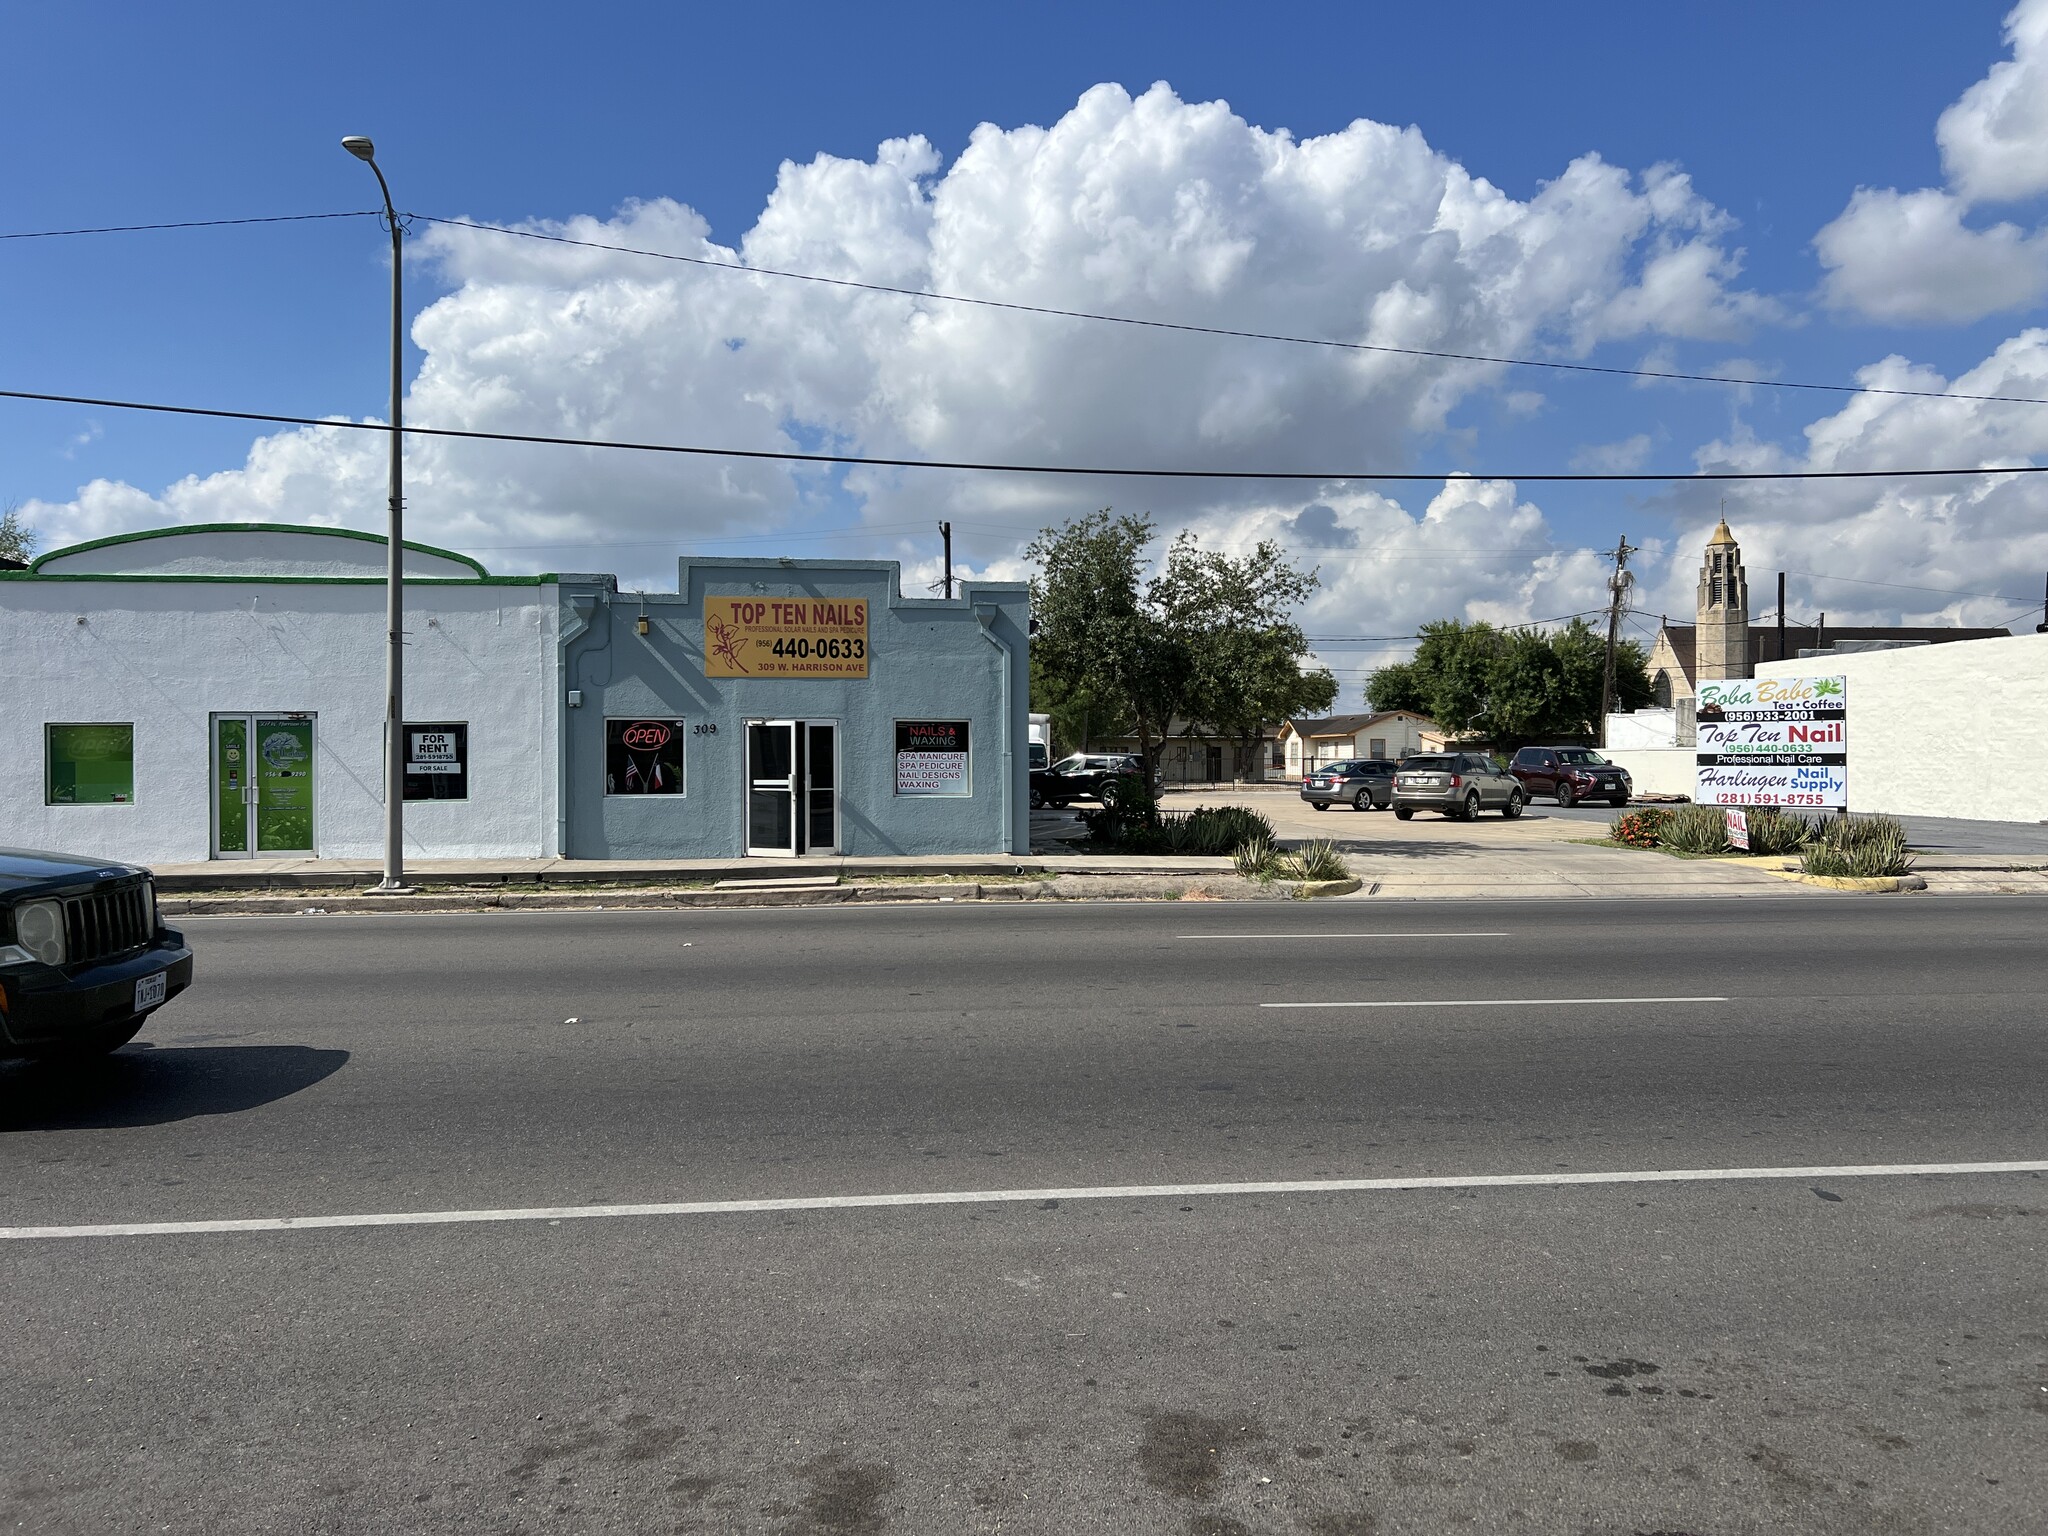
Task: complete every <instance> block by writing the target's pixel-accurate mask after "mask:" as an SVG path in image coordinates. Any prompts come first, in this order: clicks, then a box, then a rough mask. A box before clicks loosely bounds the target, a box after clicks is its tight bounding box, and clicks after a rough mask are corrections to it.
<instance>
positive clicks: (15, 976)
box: [0, 848, 192, 1057]
mask: <svg viewBox="0 0 2048 1536" xmlns="http://www.w3.org/2000/svg"><path fill="white" fill-rule="evenodd" d="M191 984H192V951H191V950H189V949H187V948H186V947H185V939H184V936H183V935H182V934H179V933H175V932H173V931H172V930H170V929H168V928H166V927H164V926H163V924H162V923H160V922H159V921H158V920H157V914H156V889H155V887H154V885H153V884H152V883H151V881H150V878H149V871H148V870H146V869H138V868H136V867H135V866H134V865H132V864H114V863H107V862H104V861H102V860H99V859H81V858H74V857H72V856H71V855H70V854H63V853H34V852H30V851H28V850H25V849H19V848H0V1056H41V1057H76V1056H96V1055H102V1054H104V1053H106V1052H108V1051H113V1050H118V1049H120V1047H122V1046H124V1045H126V1044H127V1043H128V1042H129V1041H130V1040H132V1039H134V1038H135V1032H136V1031H137V1030H139V1029H141V1028H142V1021H143V1020H144V1019H146V1018H148V1017H149V1015H150V1014H151V1013H152V1012H153V1011H155V1010H156V1009H158V1008H160V1007H162V1006H163V1005H164V1004H165V1003H167V1002H169V1001H170V1000H171V999H172V998H174V997H176V996H177V995H178V994H179V993H180V992H182V991H184V990H185V988H187V987H188V986H190V985H191Z"/></svg>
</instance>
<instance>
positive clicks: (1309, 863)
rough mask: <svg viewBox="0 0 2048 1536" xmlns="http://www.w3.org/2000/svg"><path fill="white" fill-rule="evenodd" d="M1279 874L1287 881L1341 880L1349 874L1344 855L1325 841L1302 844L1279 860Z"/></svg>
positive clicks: (1331, 843)
mask: <svg viewBox="0 0 2048 1536" xmlns="http://www.w3.org/2000/svg"><path fill="white" fill-rule="evenodd" d="M1279 866H1280V874H1281V875H1282V876H1284V877H1285V878H1286V879H1289V880H1343V879H1346V878H1348V877H1349V875H1350V874H1351V869H1350V867H1349V866H1348V865H1347V864H1345V862H1344V855H1343V854H1341V853H1339V852H1338V851H1337V845H1336V844H1335V843H1333V842H1330V841H1328V840H1327V839H1317V840H1316V841H1314V842H1307V843H1303V844H1302V845H1301V846H1300V847H1299V848H1297V849H1295V850H1294V851H1293V852H1292V853H1285V854H1282V855H1281V856H1280V860H1279Z"/></svg>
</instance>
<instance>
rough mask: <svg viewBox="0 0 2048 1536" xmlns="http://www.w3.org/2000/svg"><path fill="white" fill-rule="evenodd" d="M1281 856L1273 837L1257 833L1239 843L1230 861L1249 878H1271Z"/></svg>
mask: <svg viewBox="0 0 2048 1536" xmlns="http://www.w3.org/2000/svg"><path fill="white" fill-rule="evenodd" d="M1279 857H1280V853H1279V850H1278V849H1277V848H1276V847H1275V846H1274V844H1273V839H1272V838H1270V837H1267V836H1266V835H1264V834H1263V833H1257V834H1254V835H1253V836H1251V837H1248V838H1246V839H1245V840H1244V841H1243V842H1241V843H1239V844H1238V845H1237V848H1236V849H1235V850H1234V851H1233V852H1232V853H1231V855H1230V862H1231V865H1232V866H1233V867H1234V868H1235V869H1236V870H1237V872H1238V873H1239V874H1240V875H1243V876H1244V877H1245V878H1246V879H1247V880H1270V879H1272V878H1273V866H1274V864H1275V863H1276V862H1277V861H1278V860H1279Z"/></svg>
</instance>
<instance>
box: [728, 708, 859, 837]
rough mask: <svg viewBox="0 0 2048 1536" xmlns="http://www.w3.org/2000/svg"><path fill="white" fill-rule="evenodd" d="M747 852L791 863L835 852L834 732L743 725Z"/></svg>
mask: <svg viewBox="0 0 2048 1536" xmlns="http://www.w3.org/2000/svg"><path fill="white" fill-rule="evenodd" d="M746 814H747V852H748V854H749V855H767V856H769V857H776V858H785V859H793V858H799V857H801V856H803V855H804V854H813V853H815V854H828V853H837V852H838V851H839V726H838V723H837V722H836V721H829V720H750V721H748V722H747V807H746Z"/></svg>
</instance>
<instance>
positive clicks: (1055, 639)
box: [1025, 507, 1177, 752]
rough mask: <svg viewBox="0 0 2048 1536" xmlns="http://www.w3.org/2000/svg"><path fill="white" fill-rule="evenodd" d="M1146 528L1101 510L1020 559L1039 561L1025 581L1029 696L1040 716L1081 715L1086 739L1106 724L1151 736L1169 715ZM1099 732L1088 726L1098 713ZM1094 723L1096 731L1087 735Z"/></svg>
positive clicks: (1170, 663) (1168, 658) (1168, 670)
mask: <svg viewBox="0 0 2048 1536" xmlns="http://www.w3.org/2000/svg"><path fill="white" fill-rule="evenodd" d="M1151 542H1152V521H1151V519H1150V518H1144V517H1129V516H1125V517H1117V516H1114V515H1112V513H1111V512H1110V510H1109V509H1108V508H1107V507H1105V508H1104V509H1103V510H1102V511H1100V512H1091V513H1089V514H1088V515H1087V516H1086V517H1078V518H1075V519H1074V520H1073V521H1072V522H1070V523H1068V524H1067V525H1066V526H1065V527H1063V528H1047V529H1045V530H1044V531H1043V532H1041V533H1040V534H1039V536H1038V537H1037V538H1036V539H1035V540H1033V541H1032V543H1031V546H1030V548H1029V549H1027V550H1026V551H1025V554H1026V555H1027V556H1028V557H1029V558H1030V559H1032V560H1033V561H1035V562H1037V565H1038V574H1037V575H1036V576H1034V577H1033V578H1032V582H1031V613H1032V617H1033V619H1034V620H1036V625H1037V628H1036V633H1035V634H1034V635H1033V636H1032V640H1031V673H1032V682H1031V694H1032V699H1033V701H1034V702H1041V701H1042V703H1043V705H1044V708H1045V712H1046V713H1048V714H1054V713H1056V712H1058V711H1059V710H1061V709H1062V708H1064V709H1065V710H1070V711H1071V710H1075V709H1078V710H1079V711H1080V712H1081V722H1082V730H1081V732H1080V734H1081V735H1082V737H1083V738H1084V739H1085V738H1086V737H1087V736H1090V735H1092V734H1094V733H1095V731H1099V730H1103V729H1105V728H1106V727H1107V724H1108V722H1109V721H1111V720H1115V721H1116V722H1117V723H1125V722H1131V723H1135V724H1136V725H1137V726H1138V727H1139V733H1140V735H1139V739H1140V741H1141V742H1142V743H1144V745H1145V749H1146V751H1148V752H1149V751H1150V750H1151V736H1150V730H1151V728H1152V727H1153V726H1154V725H1155V724H1162V723H1163V722H1164V719H1165V715H1164V714H1162V713H1161V708H1162V704H1164V705H1165V708H1166V709H1167V710H1168V711H1169V712H1170V708H1171V704H1170V700H1171V697H1172V695H1173V693H1174V691H1175V672H1176V670H1177V668H1176V665H1175V658H1174V657H1173V656H1172V655H1171V654H1170V648H1169V647H1168V646H1166V644H1165V643H1164V641H1165V636H1164V635H1163V634H1162V633H1161V632H1160V627H1159V625H1158V623H1157V622H1156V620H1155V619H1154V616H1153V615H1152V614H1151V613H1150V612H1149V611H1148V610H1147V607H1146V594H1145V585H1144V563H1145V547H1146V545H1148V544H1150V543H1151ZM1098 708H1099V709H1100V710H1101V711H1102V717H1104V718H1103V724H1093V721H1094V720H1095V719H1096V718H1097V717H1096V716H1095V714H1094V711H1095V710H1097V709H1098ZM1091 725H1092V729H1091V728H1090V727H1091Z"/></svg>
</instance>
